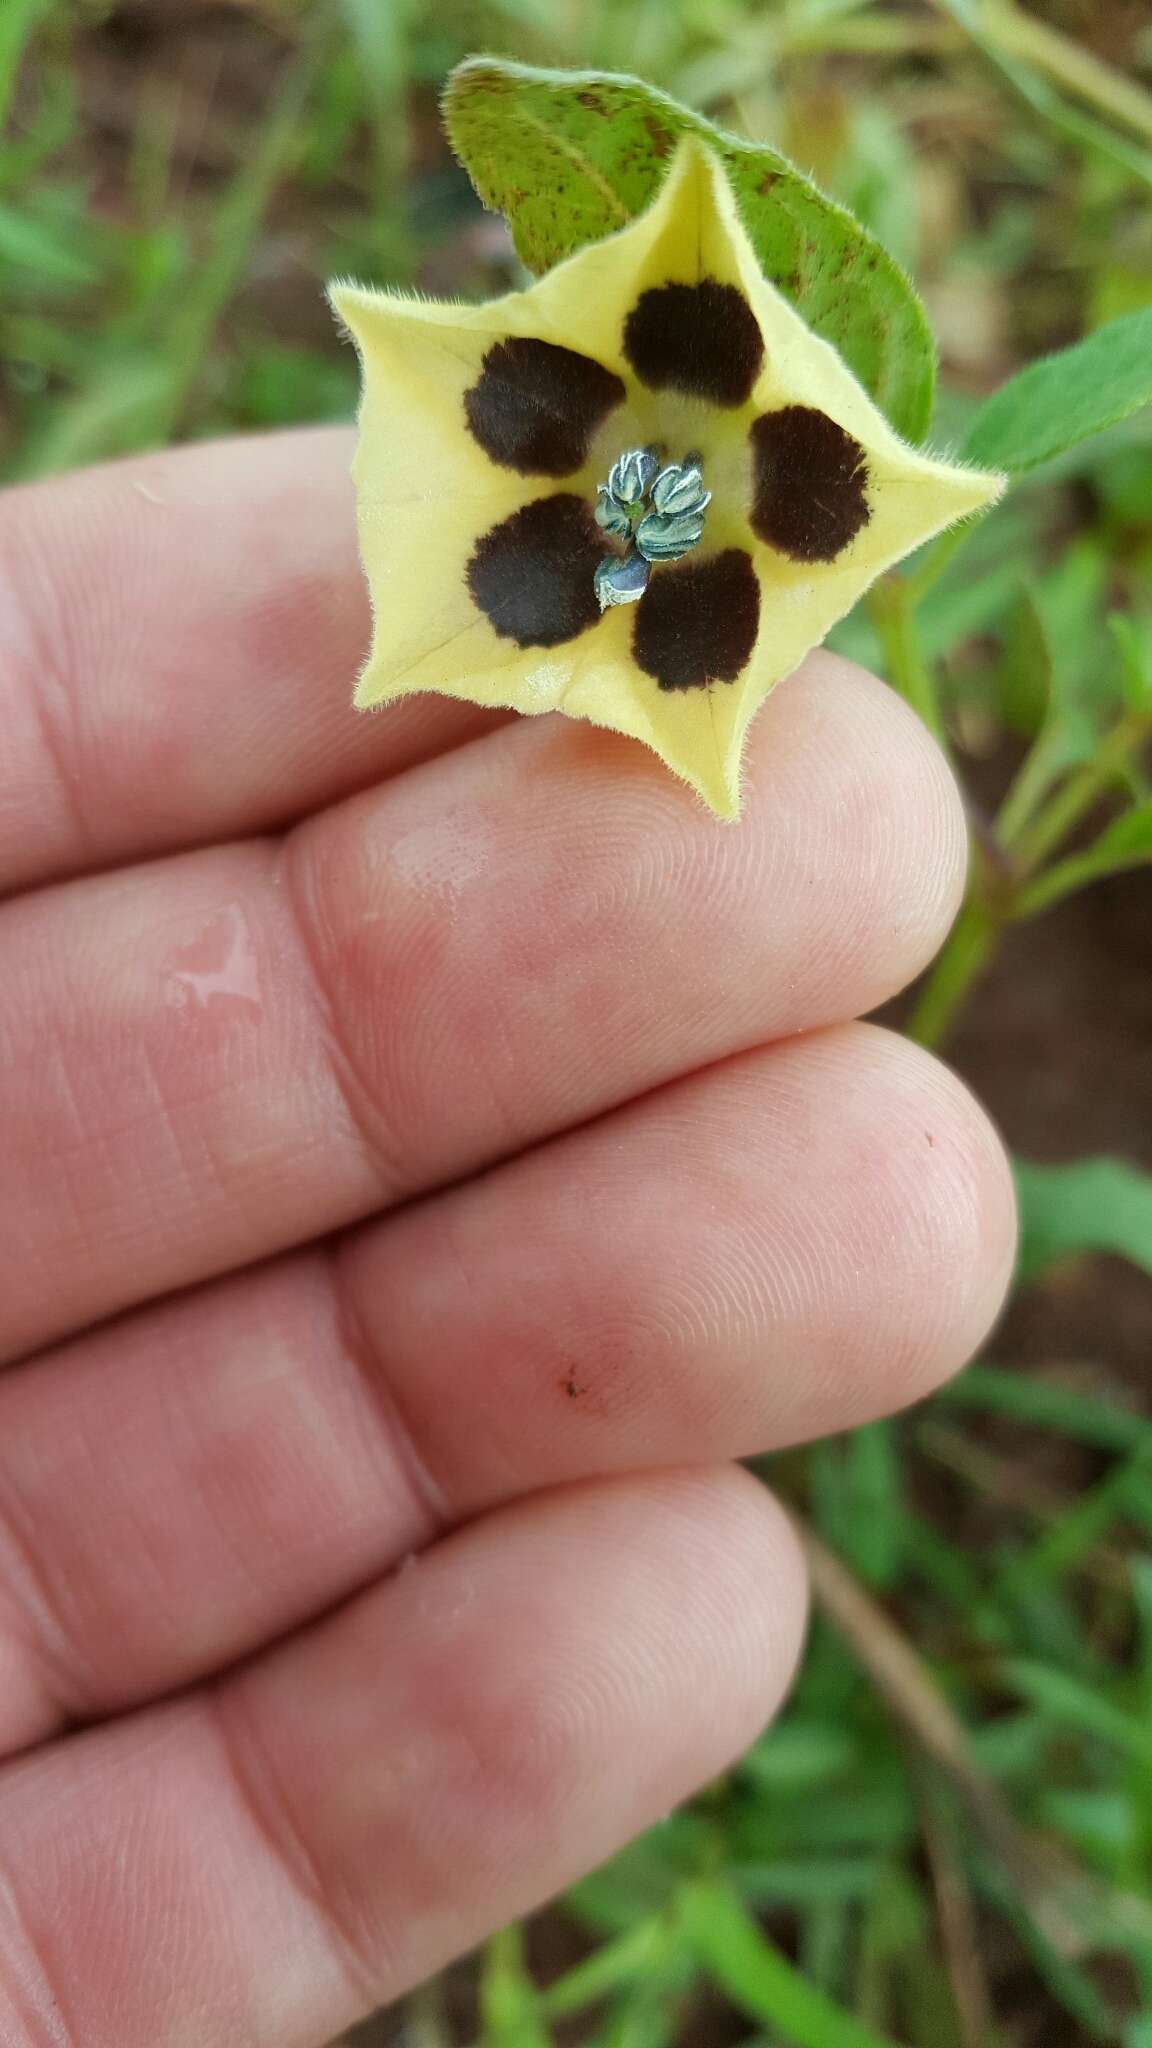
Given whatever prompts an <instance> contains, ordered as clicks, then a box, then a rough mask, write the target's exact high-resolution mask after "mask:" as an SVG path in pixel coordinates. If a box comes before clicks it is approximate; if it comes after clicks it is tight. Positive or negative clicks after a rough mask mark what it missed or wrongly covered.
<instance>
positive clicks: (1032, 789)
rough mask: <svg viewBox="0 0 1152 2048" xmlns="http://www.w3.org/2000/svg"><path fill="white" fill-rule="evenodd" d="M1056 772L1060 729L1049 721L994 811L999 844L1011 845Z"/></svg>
mask: <svg viewBox="0 0 1152 2048" xmlns="http://www.w3.org/2000/svg"><path fill="white" fill-rule="evenodd" d="M1059 773H1060V752H1059V733H1058V731H1057V729H1056V726H1055V724H1054V723H1051V722H1050V723H1049V724H1048V725H1046V726H1044V727H1043V729H1042V730H1041V731H1040V732H1039V733H1038V734H1037V735H1036V738H1035V739H1034V740H1033V742H1032V745H1031V746H1030V747H1029V749H1028V752H1027V753H1026V754H1025V756H1024V759H1023V761H1022V762H1021V763H1020V766H1019V768H1018V770H1017V772H1016V774H1015V775H1014V776H1013V778H1012V783H1011V786H1010V788H1009V790H1008V794H1007V796H1006V797H1005V798H1004V801H1003V803H1002V804H1001V806H1000V809H999V810H998V812H997V813H996V837H997V839H998V840H999V842H1000V844H1001V846H1003V847H1010V846H1011V845H1012V844H1013V842H1014V841H1015V840H1016V839H1017V838H1018V837H1019V835H1020V833H1021V832H1022V831H1023V830H1024V828H1025V826H1026V825H1027V824H1028V823H1029V822H1030V820H1031V819H1032V818H1033V817H1034V815H1035V813H1036V811H1037V809H1038V808H1039V806H1040V805H1041V804H1042V803H1043V801H1044V798H1045V797H1046V796H1047V794H1048V791H1049V790H1050V788H1051V787H1052V784H1053V782H1054V781H1055V780H1056V777H1057V776H1058V774H1059Z"/></svg>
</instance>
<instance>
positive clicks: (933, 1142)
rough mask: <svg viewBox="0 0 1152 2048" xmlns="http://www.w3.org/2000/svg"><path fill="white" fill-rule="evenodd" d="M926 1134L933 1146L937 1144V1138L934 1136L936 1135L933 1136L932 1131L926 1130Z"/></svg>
mask: <svg viewBox="0 0 1152 2048" xmlns="http://www.w3.org/2000/svg"><path fill="white" fill-rule="evenodd" d="M924 1136H925V1137H926V1138H927V1140H928V1143H929V1144H930V1145H932V1146H935V1143H936V1140H935V1138H934V1137H933V1136H932V1133H931V1131H925V1133H924Z"/></svg>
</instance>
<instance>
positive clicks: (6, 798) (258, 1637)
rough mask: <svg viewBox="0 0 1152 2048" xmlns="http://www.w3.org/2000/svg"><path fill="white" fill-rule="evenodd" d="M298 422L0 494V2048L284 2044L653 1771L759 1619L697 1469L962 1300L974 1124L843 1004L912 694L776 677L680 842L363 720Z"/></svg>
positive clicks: (337, 585)
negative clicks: (722, 780)
mask: <svg viewBox="0 0 1152 2048" xmlns="http://www.w3.org/2000/svg"><path fill="white" fill-rule="evenodd" d="M349 452H350V440H349V438H348V437H347V436H346V435H344V434H343V433H342V432H328V431H319V432H316V433H311V434H293V435H285V436H280V437H274V438H269V439H267V440H263V441H256V442H247V443H232V444H224V445H221V446H218V447H206V448H199V449H196V450H192V451H188V452H185V453H180V454H167V455H161V456H157V457H154V458H150V459H148V460H145V461H134V462H130V463H127V464H123V465H120V466H117V467H115V468H111V469H107V470H104V471H97V472H93V473H91V474H89V475H87V476H83V477H78V478H75V479H70V480H66V481H64V482H61V483H52V484H47V485H42V486H37V487H35V488H33V489H30V490H26V491H21V492H14V493H10V494H9V495H8V496H7V498H5V499H2V500H0V564H2V565H3V576H4V587H5V591H6V595H5V596H4V598H3V600H2V601H0V722H2V729H3V733H4V742H3V749H2V754H0V891H3V892H6V893H7V895H8V897H9V899H10V900H7V901H6V902H5V903H4V904H3V906H2V907H0V1141H2V1152H0V1158H2V1172H0V1239H2V1241H3V1243H4V1246H5V1249H6V1256H5V1276H4V1285H3V1295H2V1299H0V1360H2V1361H3V1362H4V1363H5V1364H6V1365H7V1367H8V1370H7V1372H6V1373H5V1374H4V1375H3V1376H2V1377H0V1745H2V1748H3V1752H4V1754H5V1756H6V1757H7V1759H8V1761H7V1762H6V1763H5V1764H4V1765H3V1767H2V1768H0V2041H3V2043H4V2048H46V2044H48V2043H52V2044H54V2048H159V2044H164V2048H173V2044H176V2043H181V2044H185V2043H187V2044H189V2048H192V2044H195V2048H256V2044H259V2048H316V2044H318V2043H320V2042H322V2041H324V2040H326V2039H327V2038H328V2036H330V2035H331V2034H333V2033H334V2032H335V2031H336V2030H337V2029H338V2028H340V2027H341V2026H343V2025H346V2024H347V2023H349V2022H350V2021H352V2020H353V2019H355V2018H356V2017H358V2016H359V2015H361V2014H363V2013H365V2012H366V2011H368V2010H369V2009H370V2008H371V2007H372V2006H373V2005H374V2004H376V2003H379V2002H383V2001H385V2000H387V1999H389V1998H391V1997H394V1996H395V1995H397V1994H398V1993H399V1992H400V1991H402V1990H403V1989H404V1988H405V1987H406V1986H408V1985H410V1984H411V1983H412V1982H413V1981H414V1980H417V1979H419V1978H420V1977H422V1976H424V1975H426V1974H427V1973H429V1972H430V1971H432V1970H433V1969H434V1968H435V1967H436V1966H437V1965H438V1964H440V1963H441V1962H443V1961H444V1960H446V1959H447V1958H448V1957H449V1956H451V1955H453V1954H454V1953H456V1952H458V1951H460V1950H461V1949H463V1948H465V1947H467V1946H468V1945H470V1944H471V1943H473V1942H474V1941H476V1940H477V1939H478V1938H479V1936H480V1935H481V1934H482V1933H484V1931H485V1930H487V1929H489V1928H491V1927H493V1926H495V1925H497V1924H499V1923H502V1922H504V1921H506V1920H508V1919H510V1918H512V1917H513V1916H514V1915H516V1914H518V1913H520V1912H522V1911H524V1910H525V1909H527V1908H529V1907H530V1906H532V1905H533V1904H535V1903H537V1902H538V1901H539V1900H541V1899H542V1898H544V1897H545V1896H546V1895H548V1894H549V1893H550V1892H552V1891H554V1890H555V1889H556V1888H557V1887H559V1886H560V1885H562V1884H563V1883H565V1882H566V1881H567V1880H569V1879H570V1878H572V1877H574V1876H575V1875H576V1874H577V1873H578V1872H580V1871H582V1870H584V1869H586V1868H587V1867H588V1866H590V1865H591V1864H593V1863H595V1862H596V1861H598V1860H599V1859H601V1858H603V1857H604V1856H606V1855H607V1854H608V1853H609V1852H610V1851H611V1850H613V1849H614V1848H615V1847H616V1846H617V1845H618V1844H619V1843H621V1842H622V1841H623V1840H625V1839H626V1838H627V1837H628V1836H629V1835H631V1834H633V1833H634V1832H636V1831H637V1830H638V1829H640V1828H641V1827H643V1826H644V1825H645V1824H646V1823H647V1822H649V1821H651V1820H652V1819H653V1818H654V1817H655V1816H657V1815H658V1814H660V1813H662V1812H664V1811H666V1810H667V1808H668V1807H669V1806H670V1805H671V1804H672V1803H673V1802H675V1801H676V1800H678V1799H680V1798H682V1797H683V1796H684V1795H686V1794H687V1793H688V1792H689V1791H690V1790H692V1789H693V1788H694V1787H695V1786H696V1785H698V1784H699V1783H700V1782H701V1781H702V1780H703V1779H705V1778H706V1777H707V1776H708V1775H710V1774H711V1773H713V1772H715V1771H716V1770H718V1769H719V1768H720V1767H722V1766H723V1765H724V1764H725V1763H726V1762H727V1761H728V1760H729V1759H731V1758H732V1757H733V1756H734V1755H735V1754H736V1753H737V1752H738V1751H739V1750H740V1749H741V1747H742V1746H743V1745H745V1744H747V1743H748V1742H749V1741H750V1740H751V1738H752V1737H753V1735H754V1734H755V1733H756V1731H757V1730H758V1728H759V1727H760V1726H761V1724H762V1723H763V1722H764V1720H765V1719H766V1718H767V1717H768V1714H769V1713H770V1711H771V1710H772V1708H773V1707H774V1705H775V1704H776V1703H777V1701H778V1700H779V1698H780V1696H781V1694H782V1692H783V1690H784V1688H785V1687H786V1685H787V1683H788V1679H789V1675H790V1673H791V1671H792V1668H793V1665H794V1662H795V1659H796V1655H797V1649H798V1644H799V1639H800V1633H801V1628H802V1623H803V1609H804V1595H803V1583H802V1582H803V1573H802V1566H801V1563H800V1560H799V1557H798V1554H797V1549H796V1544H795V1541H794V1539H793V1537H792V1535H791V1533H790V1529H789V1525H788V1523H787V1522H786V1520H785V1518H784V1516H783V1515H782V1514H781V1513H780V1511H779V1510H778V1509H777V1508H775V1507H774V1506H773V1504H772V1501H771V1499H770V1497H769V1496H768V1494H767V1493H766V1492H765V1491H764V1489H763V1488H762V1487H761V1486H760V1485H759V1484H758V1483H757V1482H755V1481H754V1480H753V1479H751V1478H750V1477H748V1476H747V1475H745V1474H744V1473H743V1472H741V1471H740V1470H739V1469H738V1468H736V1467H734V1466H733V1465H732V1464H731V1462H730V1461H731V1460H733V1459H735V1458H737V1457H739V1456H741V1455H744V1454H748V1453H752V1452H757V1451H763V1450H765V1449H767V1448H769V1447H771V1446H775V1445H778V1444H782V1443H787V1442H790V1441H794V1440H796V1439H799V1438H803V1437H808V1436H813V1435H818V1434H821V1433H824V1432H826V1431H831V1430H840V1429H844V1428H847V1427H849V1426H850V1425H852V1424H855V1423H858V1422H861V1421H863V1420H864V1419H865V1418H867V1417H869V1416H873V1415H876V1414H879V1413H882V1412H884V1411H885V1410H888V1409H891V1408H894V1407H898V1406H899V1405H900V1404H902V1403H904V1402H907V1401H910V1400H912V1399H913V1398H915V1397H916V1396H917V1395H919V1394H922V1393H924V1392H926V1391H927V1390H928V1389H929V1388H930V1387H931V1386H932V1385H934V1384H935V1383H936V1382H937V1381H938V1380H939V1379H940V1378H941V1377H942V1376H943V1375H944V1374H946V1373H947V1372H948V1371H950V1370H951V1369H952V1368H953V1367H955V1366H956V1365H957V1364H959V1363H960V1361H961V1360H962V1359H963V1358H964V1357H965V1356H966V1355H967V1353H968V1352H969V1351H970V1350H971V1349H972V1348H973V1346H974V1345H975V1344H976V1343H977V1342H978V1341H979V1339H980V1337H981V1336H982V1334H983V1332H984V1330H985V1329H986V1327H987V1324H988V1322H989V1320H990V1318H991V1316H992V1314H993V1313H994V1311H995V1309H996V1307H997V1305H998V1303H999V1300H1000V1297H1001V1293H1002V1289H1003V1286H1004V1283H1005V1278H1006V1272H1007V1267H1008V1263H1009V1258H1010V1251H1011V1240H1012V1231H1013V1224H1012V1204H1011V1194H1010V1188H1009V1182H1008V1178H1007V1174H1006V1170H1005V1166H1004V1161H1003V1158H1002V1156H1001V1153H1000V1150H999V1147H998V1144H997V1142H996V1139H995V1137H994V1136H993V1134H992V1133H991V1132H990V1130H989V1128H988V1126H987V1125H986V1123H985V1121H984V1119H983V1117H982V1115H981V1113H980V1112H979V1111H978V1110H977V1109H976V1108H975V1107H974V1105H973V1104H972V1102H971V1101H970V1099H969V1098H968V1096H967V1095H966V1094H965V1092H964V1091H963V1089H962V1088H961V1087H960V1086H959V1085H958V1084H957V1083H956V1082H955V1081H954V1080H953V1079H952V1078H951V1077H950V1076H949V1075H948V1074H947V1072H945V1071H944V1070H943V1069H942V1068H940V1067H939V1066H937V1065H935V1064H934V1063H933V1062H932V1061H931V1060H930V1059H928V1058H927V1057H926V1056H925V1055H923V1054H922V1053H920V1052H918V1051H917V1050H916V1049H915V1048H913V1047H912V1046H910V1045H908V1044H907V1043H905V1042H904V1041H903V1040H901V1039H899V1038H896V1037H893V1036H891V1035H888V1034H886V1033H884V1032H882V1031H879V1030H877V1029H875V1028H873V1027H870V1026H865V1025H860V1024H855V1023H852V1022H850V1021H848V1020H850V1019H852V1018H854V1017H855V1016H857V1015H858V1013H860V1012H861V1011H863V1010H866V1009H868V1008H870V1007H871V1006H873V1005H875V1004H877V1003H878V1002H880V1001H881V1000H882V999H883V998H884V997H886V996H888V995H890V994H891V993H893V992H894V991H895V990H896V989H897V988H899V987H900V986H901V985H902V984H903V983H904V982H906V981H907V980H908V979H909V977H910V976H912V975H913V974H914V973H915V972H916V971H917V970H918V969H919V968H920V967H921V966H923V964H924V963H925V962H926V961H927V959H928V958H929V956H930V954H931V953H932V952H933V951H934V949H935V948H936V946H937V945H938V944H939V942H940V940H941V938H942V936H943V934H944V931H945V929H946V926H947V924H948V922H949V919H950V918H951V916H952V913H953V911H954V909H955V907H956V903H957V900H958V896H959V892H960V888H961V883H962V874H963V866H964V833H963V825H962V820H961V815H960V810H959V805H958V801H957V798H956V794H955V791H954V789H953V787H952V785H951V782H950V780H949V777H948V774H947V771H946V769H945V767H944V766H943V764H942V762H941V760H940V759H939V757H938V755H937V754H936V752H935V750H934V748H933V745H932V743H931V741H930V740H929V739H928V737H927V735H926V734H925V733H924V731H923V730H922V728H921V727H920V726H919V724H918V723H917V722H916V720H915V719H914V718H913V717H912V716H911V714H910V713H909V712H907V711H906V710H905V709H904V707H903V706H902V705H901V704H900V703H899V702H898V701H897V700H896V699H895V698H894V697H893V696H892V695H890V693H889V692H888V691H887V690H886V689H884V688H883V686H882V685H880V684H879V683H877V682H876V681H875V680H874V679H873V678H871V677H870V676H867V675H865V674H863V673H862V672H861V671H859V670H858V669H855V668H853V667H851V666H850V665H849V664H847V663H845V662H843V661H840V660H838V659H836V658H834V657H832V656H830V655H815V656H813V657H812V658H811V659H810V660H809V661H808V662H806V663H805V665H804V668H803V670H802V671H801V672H800V673H799V675H798V676H797V677H795V678H794V679H793V680H791V681H789V682H788V683H786V684H783V685H782V686H781V687H780V689H779V690H778V692H777V693H776V694H775V696H774V697H773V698H772V699H771V700H770V701H769V703H768V704H767V705H766V706H765V708H764V710H763V711H762V712H761V714H760V716H759V717H758V719H757V721H756V724H755V726H754V728H753V732H752V736H751V744H750V747H749V760H748V798H747V802H746V806H745V814H744V819H743V822H742V823H741V824H739V825H738V826H722V825H718V824H717V823H716V821H715V820H714V819H712V818H711V817H709V816H708V815H707V814H706V813H705V812H704V811H703V810H702V809H701V808H700V807H699V806H698V805H697V804H696V803H695V802H694V800H693V799H692V798H691V797H690V795H689V794H688V793H687V792H686V791H685V790H683V789H682V788H681V787H679V786H678V785H677V784H675V783H674V782H673V781H672V780H671V779H670V778H669V777H668V775H667V774H666V772H665V771H664V770H663V769H662V768H661V767H660V766H659V765H658V764H657V763H656V762H655V760H654V759H652V758H651V757H650V756H648V755H647V754H646V753H645V752H644V750H643V749H642V748H640V747H639V746H637V745H635V744H634V743H632V742H630V741H626V740H620V739H617V738H616V737H614V736H612V735H610V734H608V733H605V732H602V731H596V730H592V729H591V728H587V727H583V726H579V725H575V724H572V723H570V722H568V721H565V720H563V719H559V718H547V719H539V720H504V719H500V718H497V717H494V716H493V715H491V714H485V713H480V712H477V711H475V710H473V709H470V708H469V707H467V706H464V705H461V704H457V703H452V702H448V701H445V700H441V699H436V698H419V699H412V700H409V701H408V702H406V703H404V704H402V705H399V706H397V707H396V708H395V709H393V710H392V711H390V712H389V713H388V714H387V715H384V716H381V717H379V718H377V719H372V720H369V719H364V718H361V717H358V716H356V715H355V714H353V713H352V712H351V710H350V709H349V708H348V695H349V686H350V681H351V678H352V676H353V674H354V671H355V668H356V665H357V662H358V659H359V657H360V655H361V652H362V648H363V645H364V642H365V638H366V631H367V623H366V617H365V606H364V599H363V595H362V589H361V582H360V578H359V575H358V572H357V567H356V561H355V554H354V542H353V519H352V503H351V491H350V487H349V485H348V483H347V480H346V468H347V462H348V456H349ZM412 1560H415V1561H414V1562H412ZM406 1567H407V1568H406Z"/></svg>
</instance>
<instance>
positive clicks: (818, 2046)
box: [683, 1884, 893, 2048]
mask: <svg viewBox="0 0 1152 2048" xmlns="http://www.w3.org/2000/svg"><path fill="white" fill-rule="evenodd" d="M683 1913H684V1922H685V1930H686V1933H687V1937H688V1940H689V1942H690V1943H691V1944H692V1947H693V1948H694V1949H695V1951H696V1954H697V1955H698V1957H699V1959H700V1961H701V1963H702V1964H703V1966H704V1968H705V1969H706V1970H707V1972H708V1974H709V1976H711V1977H712V1979H713V1980H714V1982H715V1983H716V1984H718V1985H719V1987H720V1989H721V1990H722V1991H723V1992H725V1994H726V1995H727V1997H728V1998H730V1999H731V2001H732V2003H733V2005H735V2006H738V2007H739V2009H740V2011H741V2012H745V2013H747V2014H748V2015H749V2016H750V2017H751V2018H752V2019H754V2020H763V2021H766V2022H767V2023H768V2024H769V2025H770V2026H772V2027H774V2028H775V2029H776V2031H777V2033H778V2034H779V2037H780V2040H781V2044H784V2043H788V2044H789V2048H893V2044H892V2042H891V2041H890V2040H888V2039H887V2038H886V2037H885V2036H883V2035H881V2034H877V2033H874V2032H873V2030H872V2028H871V2027H865V2026H862V2025H861V2023H860V2021H859V2020H856V2019H853V2017H852V2014H851V2013H849V2012H845V2011H844V2009H843V2007H842V2006H839V2005H837V2004H836V2003H835V2002H834V2000H832V1999H831V1998H829V1997H828V1996H827V1995H826V1994H825V1993H824V1992H823V1991H820V1990H819V1989H818V1988H817V1987H816V1985H815V1984H811V1983H809V1981H808V1979H807V1978H806V1977H804V1976H802V1975H801V1973H800V1971H799V1970H797V1969H796V1968H795V1966H794V1965H793V1964H792V1963H790V1962H789V1961H788V1960H787V1958H786V1957H785V1956H783V1955H781V1953H780V1951H779V1949H777V1948H774V1947H773V1946H772V1944H771V1943H770V1942H769V1941H766V1940H765V1938H764V1936H763V1935H762V1934H761V1933H760V1930H759V1928H758V1927H757V1926H756V1923H755V1921H754V1920H752V1919H751V1918H750V1917H749V1915H748V1914H747V1913H746V1912H745V1911H744V1908H743V1906H742V1905H741V1904H740V1901H739V1899H738V1898H737V1897H736V1896H735V1894H734V1893H733V1892H730V1891H729V1890H727V1888H726V1887H725V1886H723V1885H721V1884H709V1885H703V1884H700V1885H695V1886H693V1887H691V1889H690V1890H688V1891H687V1892H686V1893H685V1894H684V1898H683Z"/></svg>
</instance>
